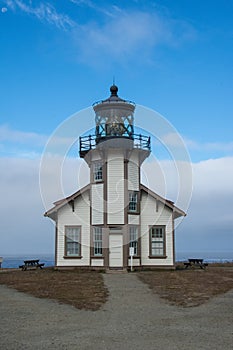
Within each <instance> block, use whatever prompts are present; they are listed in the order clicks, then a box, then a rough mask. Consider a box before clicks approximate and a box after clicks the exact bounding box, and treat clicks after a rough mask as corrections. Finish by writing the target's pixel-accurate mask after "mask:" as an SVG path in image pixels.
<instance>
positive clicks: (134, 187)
mask: <svg viewBox="0 0 233 350" xmlns="http://www.w3.org/2000/svg"><path fill="white" fill-rule="evenodd" d="M128 190H129V191H139V168H138V154H135V153H134V154H132V156H131V157H130V159H129V162H128Z"/></svg>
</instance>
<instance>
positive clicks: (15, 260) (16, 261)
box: [2, 252, 233, 268]
mask: <svg viewBox="0 0 233 350" xmlns="http://www.w3.org/2000/svg"><path fill="white" fill-rule="evenodd" d="M2 257H3V263H2V268H18V267H19V265H22V264H23V262H24V260H30V259H40V262H41V263H44V264H45V267H49V266H54V264H55V262H54V255H49V254H48V255H42V254H38V255H36V254H34V255H33V256H32V255H18V256H17V255H16V256H2ZM190 258H200V259H204V261H206V262H208V263H211V262H233V252H177V253H176V261H187V260H188V259H190Z"/></svg>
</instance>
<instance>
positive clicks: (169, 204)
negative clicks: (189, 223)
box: [140, 184, 186, 219]
mask: <svg viewBox="0 0 233 350" xmlns="http://www.w3.org/2000/svg"><path fill="white" fill-rule="evenodd" d="M140 190H141V191H144V192H146V193H147V194H148V195H150V196H151V197H153V198H154V199H156V200H157V201H159V202H161V203H163V204H164V205H165V206H166V207H168V208H170V209H171V210H172V211H173V212H174V219H177V218H179V217H180V216H186V213H185V212H184V211H183V210H181V209H179V208H178V207H176V206H175V205H174V202H172V201H170V200H169V199H166V198H163V197H161V196H160V195H159V194H157V193H155V192H154V191H152V190H150V189H149V188H148V187H146V186H145V185H143V184H140Z"/></svg>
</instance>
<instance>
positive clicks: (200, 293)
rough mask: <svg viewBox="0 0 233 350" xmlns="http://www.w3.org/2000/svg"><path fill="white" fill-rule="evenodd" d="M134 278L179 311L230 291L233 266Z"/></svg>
mask: <svg viewBox="0 0 233 350" xmlns="http://www.w3.org/2000/svg"><path fill="white" fill-rule="evenodd" d="M137 275H138V277H139V279H140V280H141V281H143V282H144V283H146V284H148V285H149V287H150V288H151V289H152V290H153V292H155V293H156V294H158V295H159V296H160V297H161V298H163V299H165V300H167V301H168V302H169V303H171V304H174V305H177V306H181V307H193V306H198V305H201V304H203V303H204V302H206V301H207V300H209V299H210V298H212V297H214V296H217V295H220V294H223V293H226V292H228V291H229V290H231V289H233V264H222V265H218V264H213V265H212V264H210V265H209V266H208V267H207V269H206V270H201V269H197V268H195V269H190V270H189V269H188V270H183V269H181V270H176V271H150V272H149V271H143V272H140V273H138V274H137Z"/></svg>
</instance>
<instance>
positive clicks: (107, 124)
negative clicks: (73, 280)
mask: <svg viewBox="0 0 233 350" xmlns="http://www.w3.org/2000/svg"><path fill="white" fill-rule="evenodd" d="M135 108H136V105H135V103H133V102H131V101H127V100H125V99H122V98H120V97H119V96H118V87H117V86H116V85H115V84H113V85H112V86H111V87H110V96H109V97H108V98H107V99H104V100H101V101H98V102H96V103H94V104H93V112H94V118H93V119H94V121H95V127H94V131H93V133H91V134H89V135H81V136H80V137H79V156H80V157H81V158H82V159H83V161H85V162H86V163H87V164H88V167H89V171H90V183H89V184H88V185H87V186H85V187H84V188H83V189H79V190H78V191H77V192H75V193H74V194H72V195H71V196H69V197H67V198H64V199H62V200H59V201H57V202H55V203H54V204H55V206H54V207H53V208H52V209H50V210H49V211H48V212H46V213H45V216H48V217H50V218H51V219H53V220H54V221H55V223H56V248H55V249H56V265H57V266H58V267H59V266H61V267H65V266H69V267H71V266H80V267H83V266H85V267H92V268H106V269H125V270H127V269H128V268H129V266H130V260H131V264H132V258H133V265H134V268H143V267H160V268H161V267H167V268H173V267H174V262H175V251H174V220H175V219H176V218H177V217H180V216H183V215H185V213H184V212H183V211H182V210H180V209H179V208H177V207H176V206H175V205H174V203H173V202H171V201H169V200H167V199H165V198H162V197H161V196H159V195H158V194H156V193H154V192H153V191H151V190H150V189H149V188H147V187H146V186H145V185H143V184H141V166H142V163H143V162H144V161H145V159H146V158H148V157H149V156H150V153H151V139H150V137H149V136H148V135H142V134H141V133H139V132H137V129H136V128H135V125H134V111H135Z"/></svg>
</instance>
